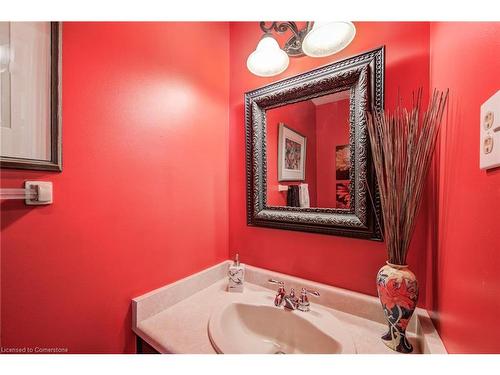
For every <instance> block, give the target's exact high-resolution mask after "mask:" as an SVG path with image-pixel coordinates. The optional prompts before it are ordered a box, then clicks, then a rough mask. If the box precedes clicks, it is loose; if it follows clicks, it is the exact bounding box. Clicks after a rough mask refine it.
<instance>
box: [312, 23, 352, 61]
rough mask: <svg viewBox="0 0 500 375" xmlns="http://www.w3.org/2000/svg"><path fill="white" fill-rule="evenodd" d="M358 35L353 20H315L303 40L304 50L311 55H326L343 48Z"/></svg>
mask: <svg viewBox="0 0 500 375" xmlns="http://www.w3.org/2000/svg"><path fill="white" fill-rule="evenodd" d="M354 35H356V28H355V27H354V25H353V24H352V22H314V26H313V28H312V30H311V31H309V32H308V33H307V35H306V36H305V37H304V40H303V41H302V51H303V52H304V53H305V54H306V55H307V56H311V57H324V56H329V55H333V54H334V53H337V52H339V51H340V50H343V49H344V48H345V47H347V45H348V44H349V43H351V41H352V40H353V39H354Z"/></svg>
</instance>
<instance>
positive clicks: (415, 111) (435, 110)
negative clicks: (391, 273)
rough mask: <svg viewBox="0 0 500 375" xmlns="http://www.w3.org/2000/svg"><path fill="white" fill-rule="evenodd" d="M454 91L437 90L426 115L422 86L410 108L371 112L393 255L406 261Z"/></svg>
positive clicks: (393, 260)
mask: <svg viewBox="0 0 500 375" xmlns="http://www.w3.org/2000/svg"><path fill="white" fill-rule="evenodd" d="M447 100H448V90H447V91H446V92H445V93H443V92H440V91H437V90H434V92H433V94H432V98H431V100H430V102H429V107H428V109H427V111H425V113H424V115H423V117H422V116H421V105H422V89H419V90H418V92H417V95H416V98H414V104H413V108H412V109H411V111H410V112H408V110H407V109H406V108H400V107H398V108H396V110H395V111H394V113H388V112H385V111H383V110H382V111H373V112H372V113H368V132H369V135H370V141H371V148H372V155H373V161H374V164H375V170H376V174H377V179H378V184H379V189H380V200H381V204H382V216H383V219H384V234H385V241H386V244H387V252H388V260H389V262H390V263H392V264H398V265H404V264H406V256H407V254H408V247H409V245H410V241H411V238H412V235H413V231H414V229H415V223H416V218H417V214H418V211H419V208H420V203H421V200H422V192H423V189H424V185H425V180H426V176H427V173H428V171H429V167H430V165H431V161H432V155H433V153H434V149H435V145H436V140H437V137H438V133H439V127H440V125H441V120H442V117H443V113H444V109H445V107H446V103H447Z"/></svg>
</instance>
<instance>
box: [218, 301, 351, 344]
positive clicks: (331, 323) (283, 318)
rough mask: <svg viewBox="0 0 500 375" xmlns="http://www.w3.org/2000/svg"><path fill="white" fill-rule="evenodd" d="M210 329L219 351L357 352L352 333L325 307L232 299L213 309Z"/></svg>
mask: <svg viewBox="0 0 500 375" xmlns="http://www.w3.org/2000/svg"><path fill="white" fill-rule="evenodd" d="M208 332H209V336H210V341H211V342H212V345H213V347H214V349H215V350H216V351H217V352H218V353H227V354H301V353H304V354H305V353H318V354H319V353H339V354H340V353H342V354H347V353H352V354H354V353H356V349H355V347H354V343H353V341H352V338H351V336H350V333H349V332H348V331H347V330H346V329H345V328H344V327H343V326H342V323H341V322H340V321H339V320H338V319H337V318H335V317H334V316H333V315H331V313H329V312H328V311H325V310H323V309H321V310H320V309H315V310H311V311H309V312H302V311H298V310H294V311H290V310H285V309H283V308H282V307H275V306H272V305H271V306H270V305H265V304H249V303H241V302H232V303H228V304H226V305H223V306H221V307H219V308H218V309H216V310H215V311H213V313H212V315H211V317H210V320H209V324H208Z"/></svg>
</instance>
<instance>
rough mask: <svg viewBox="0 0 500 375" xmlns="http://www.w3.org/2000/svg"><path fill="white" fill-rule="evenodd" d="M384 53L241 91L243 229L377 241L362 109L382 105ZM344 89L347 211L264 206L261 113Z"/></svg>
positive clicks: (377, 211)
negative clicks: (244, 190) (347, 94)
mask: <svg viewBox="0 0 500 375" xmlns="http://www.w3.org/2000/svg"><path fill="white" fill-rule="evenodd" d="M384 54H385V49H384V47H380V48H377V49H374V50H372V51H368V52H364V53H361V54H359V55H356V56H353V57H349V58H346V59H343V60H340V61H337V62H334V63H331V64H328V65H325V66H322V67H320V68H316V69H314V70H311V71H308V72H305V73H302V74H299V75H296V76H293V77H290V78H286V79H283V80H281V81H277V82H274V83H271V84H269V85H266V86H264V87H261V88H258V89H256V90H253V91H250V92H247V93H245V131H246V178H247V224H248V225H251V226H261V227H271V228H279V229H288V230H298V231H306V232H317V233H325V234H333V235H339V236H348V237H358V238H365V239H372V240H381V225H380V224H381V217H380V199H379V195H378V189H377V185H376V180H375V172H374V169H373V163H372V161H371V154H370V144H369V137H368V130H367V124H366V121H367V117H366V111H368V110H371V109H372V108H375V109H383V107H384V70H385V61H384ZM346 90H349V91H350V119H349V121H350V129H349V135H350V136H349V138H350V141H349V142H350V150H351V151H350V152H351V155H350V156H351V172H350V173H351V175H350V180H351V184H350V185H351V187H350V194H351V206H350V208H349V209H337V208H299V207H278V206H268V205H267V157H266V111H267V110H268V109H271V108H276V107H281V106H283V105H287V104H292V103H296V102H300V101H303V100H308V99H312V98H316V97H319V96H324V95H329V94H333V93H335V92H340V91H346Z"/></svg>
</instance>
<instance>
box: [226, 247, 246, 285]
mask: <svg viewBox="0 0 500 375" xmlns="http://www.w3.org/2000/svg"><path fill="white" fill-rule="evenodd" d="M244 281H245V265H244V264H241V263H240V255H239V254H238V253H237V254H236V258H235V259H234V263H233V264H232V265H230V266H229V270H228V285H227V291H228V292H237V293H241V292H243V282H244Z"/></svg>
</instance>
